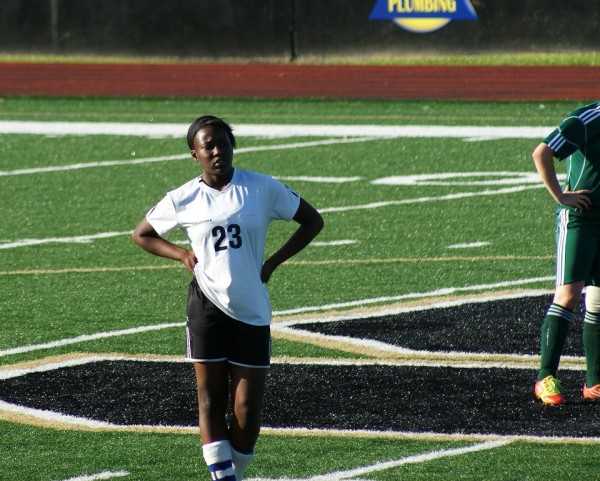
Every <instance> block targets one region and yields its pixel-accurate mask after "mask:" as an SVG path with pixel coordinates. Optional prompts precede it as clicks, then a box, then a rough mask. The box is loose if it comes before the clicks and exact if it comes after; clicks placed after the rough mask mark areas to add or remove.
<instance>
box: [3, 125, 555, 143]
mask: <svg viewBox="0 0 600 481" xmlns="http://www.w3.org/2000/svg"><path fill="white" fill-rule="evenodd" d="M188 127H189V124H164V123H163V124H147V123H127V122H36V121H9V120H7V121H0V134H29V135H31V134H36V135H47V136H61V135H86V136H87V135H122V136H136V137H150V138H182V139H183V138H185V135H186V133H187V129H188ZM233 128H234V133H235V135H236V136H239V137H265V138H286V137H364V136H368V137H378V138H386V137H415V138H417V137H421V138H428V137H450V138H462V139H467V140H472V139H486V140H488V139H511V138H514V139H541V138H544V137H545V136H546V135H548V133H549V132H550V130H551V128H549V127H542V126H540V127H519V126H516V127H501V126H498V127H480V126H445V125H397V126H390V125H323V124H316V125H299V124H289V125H281V124H234V125H233Z"/></svg>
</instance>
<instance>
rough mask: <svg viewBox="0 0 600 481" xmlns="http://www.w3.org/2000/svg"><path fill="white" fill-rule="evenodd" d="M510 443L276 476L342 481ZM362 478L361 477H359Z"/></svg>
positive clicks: (298, 480) (271, 480)
mask: <svg viewBox="0 0 600 481" xmlns="http://www.w3.org/2000/svg"><path fill="white" fill-rule="evenodd" d="M508 444H510V441H507V440H501V441H488V442H485V443H480V444H475V445H473V446H466V447H463V448H454V449H446V450H439V451H430V452H428V453H423V454H415V455H413V456H407V457H405V458H400V459H395V460H392V461H384V462H381V463H375V464H372V465H370V466H364V467H359V468H354V469H349V470H347V471H336V472H333V473H327V474H320V475H317V476H312V477H309V478H276V479H277V481H342V480H352V479H357V477H358V476H364V475H365V474H369V473H374V472H377V471H385V470H388V469H393V468H398V467H400V466H405V465H407V464H417V463H426V462H428V461H435V460H437V459H442V458H448V457H452V456H462V455H465V454H470V453H476V452H480V451H485V450H488V449H495V448H499V447H502V446H506V445H508ZM361 479H362V478H361ZM248 481H274V478H249V479H248Z"/></svg>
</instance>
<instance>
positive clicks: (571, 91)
mask: <svg viewBox="0 0 600 481" xmlns="http://www.w3.org/2000/svg"><path fill="white" fill-rule="evenodd" d="M0 95H50V96H54V95H57V96H110V97H130V96H146V97H190V98H202V97H204V98H206V97H217V98H218V97H222V98H248V97H250V98H352V99H358V98H373V99H457V100H497V101H502V100H534V101H537V100H540V101H542V100H579V101H587V100H598V99H600V68H598V67H515V66H485V67H470V66H317V65H273V64H72V63H0Z"/></svg>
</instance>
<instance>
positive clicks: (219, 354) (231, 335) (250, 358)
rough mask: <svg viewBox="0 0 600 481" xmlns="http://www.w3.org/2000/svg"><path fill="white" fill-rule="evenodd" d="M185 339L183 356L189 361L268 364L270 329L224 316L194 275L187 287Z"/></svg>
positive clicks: (253, 365)
mask: <svg viewBox="0 0 600 481" xmlns="http://www.w3.org/2000/svg"><path fill="white" fill-rule="evenodd" d="M186 342H187V346H186V355H185V357H186V358H187V359H190V360H192V361H197V362H218V361H228V362H230V363H232V364H237V365H239V366H247V367H259V368H268V367H269V366H270V361H271V328H270V327H269V326H253V325H251V324H246V323H245V322H241V321H238V320H236V319H233V318H232V317H230V316H228V315H227V314H225V313H224V312H223V311H222V310H221V309H219V308H218V307H217V306H215V305H214V304H213V303H212V302H211V301H210V300H209V299H208V298H207V297H206V296H205V295H204V293H203V292H202V290H201V289H200V286H198V283H197V282H196V279H195V278H194V279H193V280H192V282H190V286H189V290H188V301H187V323H186Z"/></svg>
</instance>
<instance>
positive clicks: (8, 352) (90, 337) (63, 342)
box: [0, 277, 554, 357]
mask: <svg viewBox="0 0 600 481" xmlns="http://www.w3.org/2000/svg"><path fill="white" fill-rule="evenodd" d="M553 279H554V277H538V278H532V279H520V280H516V281H506V282H498V283H494V284H480V285H473V286H465V287H449V288H443V289H437V290H435V291H429V292H418V293H410V294H402V295H399V296H387V297H378V298H373V299H362V300H357V301H351V302H341V303H336V304H326V305H321V306H306V307H299V308H295V309H284V310H280V311H274V312H273V316H274V317H283V316H288V315H292V314H301V313H306V312H315V311H325V310H332V309H342V308H348V307H361V306H368V305H372V304H379V303H389V302H393V301H403V300H409V299H423V298H428V297H440V296H447V295H451V294H457V293H460V292H469V291H486V290H494V289H498V288H506V287H515V286H523V285H527V284H538V283H540V282H547V281H550V280H553ZM492 296H493V294H492ZM493 298H494V299H496V298H497V297H493ZM478 299H480V298H478ZM461 302H462V303H466V302H468V300H467V299H463V300H461ZM481 302H485V301H484V300H481ZM436 305H438V306H439V303H437V304H436ZM454 305H457V304H454ZM426 308H427V307H423V309H426ZM429 308H431V305H430V306H429ZM417 309H421V308H412V310H417ZM390 312H391V311H390V309H389V308H385V307H384V308H382V309H381V310H380V312H379V314H378V313H377V312H370V313H369V314H368V316H367V314H361V317H372V316H377V315H383V314H382V313H386V314H389V313H390ZM321 317H322V316H321ZM327 319H331V320H334V319H335V320H338V319H339V318H331V317H329V318H327ZM302 322H310V321H308V320H305V321H302ZM302 322H300V321H290V322H289V323H277V322H275V323H273V324H272V326H271V329H272V330H273V331H277V330H280V331H282V332H285V330H286V329H287V330H289V329H290V328H291V327H290V324H294V325H299V324H301V323H302ZM312 322H314V320H313V321H312ZM184 325H185V323H184V322H172V323H165V324H156V325H150V326H139V327H134V328H129V329H121V330H117V331H107V332H98V333H95V334H84V335H81V336H77V337H72V338H67V339H58V340H55V341H50V342H45V343H41V344H31V345H27V346H20V347H14V348H10V349H4V350H0V357H6V356H12V355H15V354H23V353H27V352H34V351H41V350H45V349H53V348H57V347H63V346H68V345H73V344H79V343H81V342H89V341H96V340H99V339H106V338H110V337H119V336H126V335H130V334H141V333H144V332H148V331H158V330H162V329H170V328H173V327H182V326H184ZM371 342H372V341H371ZM390 347H394V346H390ZM395 349H399V348H397V347H395Z"/></svg>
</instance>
